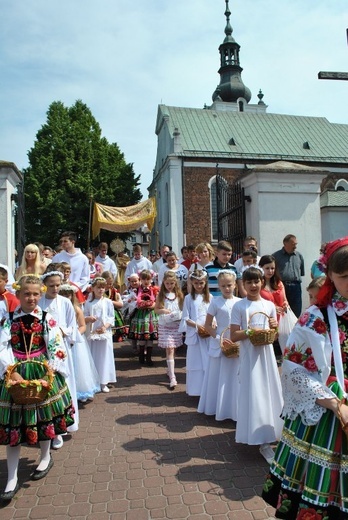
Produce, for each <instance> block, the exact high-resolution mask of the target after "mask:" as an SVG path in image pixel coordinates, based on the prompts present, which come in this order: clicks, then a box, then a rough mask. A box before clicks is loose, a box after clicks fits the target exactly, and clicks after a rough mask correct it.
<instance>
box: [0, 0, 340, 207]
mask: <svg viewBox="0 0 348 520" xmlns="http://www.w3.org/2000/svg"><path fill="white" fill-rule="evenodd" d="M230 9H231V12H232V14H231V24H232V27H233V36H234V38H235V39H236V41H237V42H238V43H239V44H240V45H241V51H240V58H241V65H242V67H243V68H244V71H243V75H242V77H243V80H244V82H245V84H246V85H247V86H248V87H249V88H250V89H251V91H252V93H253V98H252V101H253V102H255V101H257V98H256V95H257V93H258V90H259V88H262V90H263V92H264V94H265V97H264V101H265V102H266V104H268V105H269V108H268V111H269V112H279V113H290V114H301V115H315V116H323V117H327V118H328V119H329V120H330V121H333V122H342V123H343V122H344V123H348V121H347V115H348V113H347V96H348V84H347V82H338V81H335V82H334V81H319V80H318V79H317V73H318V72H319V70H343V71H344V70H347V56H348V48H347V43H346V36H345V31H346V21H347V19H348V16H347V15H348V5H347V2H346V0H335V2H327V1H324V0H319V1H318V0H317V1H316V2H313V1H312V0H304V1H303V0H302V1H299V0H292V1H291V2H289V1H288V0H235V1H234V0H230ZM224 11H225V2H224V0H185V1H184V0H175V1H170V0H138V1H137V2H129V0H127V1H126V0H98V1H96V0H61V1H60V2H59V3H57V2H55V1H53V0H31V2H23V1H22V0H12V1H11V2H8V3H6V5H3V6H2V27H3V30H2V33H1V35H0V45H1V49H2V71H3V73H2V80H1V85H0V94H1V98H2V125H1V130H0V132H1V133H0V158H1V159H3V160H9V161H13V162H15V163H16V164H17V166H18V167H19V168H23V167H25V166H27V151H28V150H29V149H30V148H31V147H32V145H33V143H34V139H35V135H36V132H37V131H38V130H39V128H40V127H41V126H42V124H44V122H45V120H46V116H45V114H46V111H47V109H48V107H49V105H50V104H51V103H52V102H53V101H57V100H60V101H62V102H63V103H65V104H66V105H71V104H73V103H74V102H75V100H76V99H82V101H83V102H84V103H86V104H87V105H88V106H89V107H90V109H91V110H92V113H93V115H94V116H95V117H96V119H97V121H98V122H99V124H100V126H101V128H102V131H103V135H105V137H106V138H107V139H108V140H109V142H117V144H118V145H119V147H120V149H121V150H122V151H123V152H124V154H125V156H126V160H127V161H128V162H134V168H135V171H136V173H137V174H140V175H141V177H142V185H141V188H142V192H143V195H144V197H147V191H146V187H147V186H148V185H149V184H150V182H151V179H152V169H153V167H154V164H155V154H156V136H155V133H154V128H155V121H156V114H157V105H158V104H159V103H161V102H163V103H166V104H169V105H175V106H192V107H203V105H204V103H207V104H210V103H211V95H212V93H213V91H214V90H215V88H216V86H217V84H218V83H219V75H218V73H217V70H218V68H219V53H218V47H219V45H220V43H222V41H223V38H224V28H225V17H224Z"/></svg>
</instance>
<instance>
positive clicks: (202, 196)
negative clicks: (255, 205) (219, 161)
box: [183, 166, 241, 245]
mask: <svg viewBox="0 0 348 520" xmlns="http://www.w3.org/2000/svg"><path fill="white" fill-rule="evenodd" d="M216 173H217V171H216V168H210V167H207V168H204V167H197V166H194V167H189V166H185V167H184V175H183V178H184V180H183V182H184V208H185V218H184V225H185V233H186V243H187V244H194V245H197V244H199V243H200V242H211V222H210V190H209V181H210V179H211V178H212V177H214V176H215V175H216ZM240 173H241V170H240V169H239V170H233V169H230V168H229V169H224V168H223V167H219V175H222V176H223V177H224V178H225V179H226V180H227V181H228V183H231V182H232V181H233V180H234V179H236V178H237V177H238V176H239V175H240Z"/></svg>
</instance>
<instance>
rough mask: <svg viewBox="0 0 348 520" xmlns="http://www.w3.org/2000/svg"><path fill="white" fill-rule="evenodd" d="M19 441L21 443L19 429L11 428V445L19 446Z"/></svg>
mask: <svg viewBox="0 0 348 520" xmlns="http://www.w3.org/2000/svg"><path fill="white" fill-rule="evenodd" d="M18 443H19V430H11V433H10V446H17V444H18Z"/></svg>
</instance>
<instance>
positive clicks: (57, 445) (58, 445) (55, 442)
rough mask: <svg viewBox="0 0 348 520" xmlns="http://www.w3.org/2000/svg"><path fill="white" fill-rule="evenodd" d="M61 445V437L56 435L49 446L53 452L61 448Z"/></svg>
mask: <svg viewBox="0 0 348 520" xmlns="http://www.w3.org/2000/svg"><path fill="white" fill-rule="evenodd" d="M63 444H64V442H63V437H62V436H61V435H56V437H55V438H54V439H52V443H51V445H52V448H53V449H54V450H59V448H61V447H62V446H63Z"/></svg>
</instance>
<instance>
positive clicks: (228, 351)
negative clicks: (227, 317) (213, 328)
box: [220, 326, 239, 358]
mask: <svg viewBox="0 0 348 520" xmlns="http://www.w3.org/2000/svg"><path fill="white" fill-rule="evenodd" d="M229 330H230V326H228V327H225V328H224V330H223V331H222V332H221V335H220V347H221V352H222V353H223V355H224V356H226V357H227V358H237V357H239V343H230V342H227V341H226V338H224V334H225V332H227V331H229Z"/></svg>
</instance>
